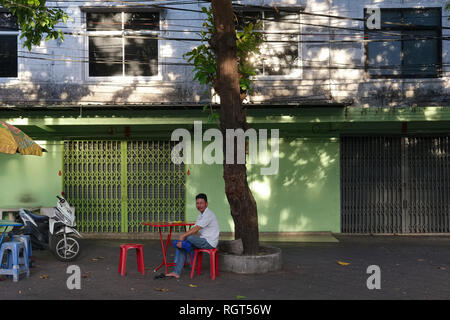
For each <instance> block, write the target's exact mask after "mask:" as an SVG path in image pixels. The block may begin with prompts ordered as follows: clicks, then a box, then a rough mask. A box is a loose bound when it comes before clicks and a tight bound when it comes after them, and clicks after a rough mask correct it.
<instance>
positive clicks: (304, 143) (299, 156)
mask: <svg viewBox="0 0 450 320" xmlns="http://www.w3.org/2000/svg"><path fill="white" fill-rule="evenodd" d="M279 153H280V159H279V172H278V174H277V175H266V176H262V175H260V168H261V166H260V165H248V182H249V185H250V188H251V189H252V192H253V195H254V197H255V200H256V202H257V205H258V220H259V230H260V232H302V231H332V232H340V180H339V170H340V169H339V141H338V139H335V138H325V139H323V138H322V139H318V138H310V139H307V138H295V139H281V143H280V152H279ZM264 167H266V165H265V166H264ZM186 170H189V175H188V176H187V181H186V220H195V219H196V217H197V215H198V211H197V210H196V208H195V200H194V199H195V195H196V194H198V193H200V192H204V193H206V194H207V195H208V201H209V206H210V208H211V210H213V211H214V212H215V213H216V216H217V218H218V220H219V224H220V226H221V231H223V232H230V231H234V224H233V219H232V217H231V215H230V213H229V212H230V209H229V205H228V201H227V200H226V196H225V191H224V190H225V186H224V181H223V169H222V166H221V165H205V164H202V165H193V164H191V165H188V166H187V168H186Z"/></svg>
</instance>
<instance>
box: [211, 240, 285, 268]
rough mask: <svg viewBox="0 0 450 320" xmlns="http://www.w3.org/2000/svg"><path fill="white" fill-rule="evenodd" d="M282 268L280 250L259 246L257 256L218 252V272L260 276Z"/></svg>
mask: <svg viewBox="0 0 450 320" xmlns="http://www.w3.org/2000/svg"><path fill="white" fill-rule="evenodd" d="M281 267H282V259H281V249H279V248H276V247H271V246H260V247H259V250H258V254H257V255H238V254H232V253H229V252H224V251H220V250H219V272H220V271H224V272H234V273H242V274H260V273H267V272H271V271H278V270H280V269H281Z"/></svg>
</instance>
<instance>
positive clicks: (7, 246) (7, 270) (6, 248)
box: [0, 241, 30, 282]
mask: <svg viewBox="0 0 450 320" xmlns="http://www.w3.org/2000/svg"><path fill="white" fill-rule="evenodd" d="M20 251H22V252H23V257H24V258H25V259H23V261H22V262H23V263H21V262H20V261H19V254H20ZM5 252H6V253H7V255H8V256H7V263H6V265H7V266H6V267H4V268H1V269H0V274H5V275H12V276H13V281H14V282H17V281H18V280H19V275H20V274H22V273H26V275H27V278H28V277H29V276H30V266H29V264H28V250H27V247H26V246H25V245H24V243H23V242H15V241H11V242H4V243H3V244H2V246H1V248H0V261H2V260H3V255H4V254H5Z"/></svg>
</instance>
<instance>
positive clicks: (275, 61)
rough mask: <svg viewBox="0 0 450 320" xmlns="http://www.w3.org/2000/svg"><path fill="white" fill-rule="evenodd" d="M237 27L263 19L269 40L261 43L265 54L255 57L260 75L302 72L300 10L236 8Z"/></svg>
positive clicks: (240, 28) (292, 74) (284, 74)
mask: <svg viewBox="0 0 450 320" xmlns="http://www.w3.org/2000/svg"><path fill="white" fill-rule="evenodd" d="M236 16H237V26H236V29H237V30H242V28H243V26H245V25H248V24H249V23H250V22H252V23H253V24H255V23H256V22H257V21H262V28H263V30H261V31H263V32H264V34H265V36H266V41H265V42H264V43H263V44H262V45H261V48H260V49H261V50H260V51H261V54H259V55H256V54H255V55H254V56H253V57H252V58H251V61H252V62H253V63H254V66H255V67H256V73H257V75H260V76H299V75H300V59H299V33H300V32H299V30H300V29H299V26H300V23H299V22H300V15H299V13H298V12H291V11H287V10H286V11H285V10H283V9H280V10H278V11H274V10H261V11H247V10H246V11H236Z"/></svg>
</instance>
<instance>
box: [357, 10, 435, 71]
mask: <svg viewBox="0 0 450 320" xmlns="http://www.w3.org/2000/svg"><path fill="white" fill-rule="evenodd" d="M365 35H366V39H368V40H369V41H368V43H367V44H366V71H367V72H368V74H369V75H370V76H371V77H373V78H377V77H378V78H395V77H397V78H433V77H439V76H440V74H441V68H442V53H441V51H442V49H441V48H442V38H441V37H442V27H441V8H428V9H381V30H368V29H366V30H365Z"/></svg>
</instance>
